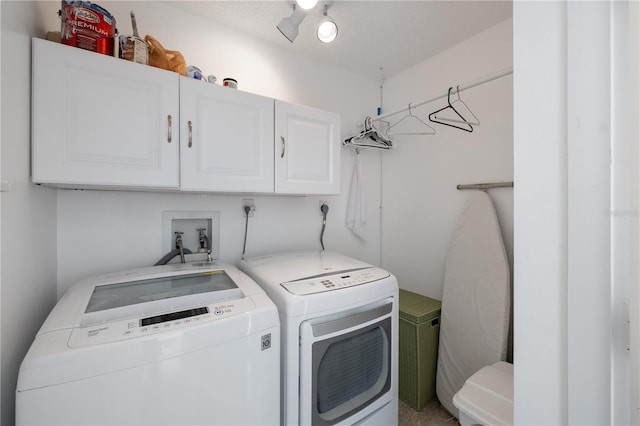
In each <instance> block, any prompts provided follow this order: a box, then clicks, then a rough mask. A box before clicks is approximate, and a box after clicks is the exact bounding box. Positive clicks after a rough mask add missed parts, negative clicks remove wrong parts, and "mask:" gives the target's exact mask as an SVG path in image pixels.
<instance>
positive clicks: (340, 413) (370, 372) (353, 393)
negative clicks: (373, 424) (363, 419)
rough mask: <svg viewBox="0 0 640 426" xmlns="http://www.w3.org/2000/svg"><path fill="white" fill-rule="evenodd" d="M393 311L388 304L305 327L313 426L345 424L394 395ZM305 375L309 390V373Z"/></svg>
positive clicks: (303, 333)
mask: <svg viewBox="0 0 640 426" xmlns="http://www.w3.org/2000/svg"><path fill="white" fill-rule="evenodd" d="M391 310H392V307H391V303H388V304H384V305H378V306H376V307H374V308H372V309H369V310H365V311H360V312H357V313H345V316H343V317H339V318H332V319H331V320H322V319H318V320H312V321H310V322H309V324H308V326H307V325H305V326H303V329H304V330H303V332H302V347H301V350H302V351H305V350H308V349H307V348H309V346H307V345H308V344H310V349H311V362H310V365H309V367H310V368H311V375H310V376H311V383H310V385H311V397H312V403H311V419H312V421H311V423H312V425H322V426H324V425H333V424H335V423H339V422H341V421H343V420H345V419H348V418H349V417H350V416H353V415H354V414H355V413H357V412H359V411H361V410H363V409H364V408H365V407H367V406H369V405H370V404H372V403H373V402H374V401H376V400H378V399H379V398H380V397H382V396H383V395H386V394H388V393H389V392H390V388H391V338H392V336H391ZM307 331H308V332H307ZM305 365H306V363H303V365H301V368H306V367H305ZM300 376H301V380H302V383H301V386H307V384H306V383H307V381H306V380H303V378H304V377H309V375H308V373H305V372H304V371H301V372H300Z"/></svg>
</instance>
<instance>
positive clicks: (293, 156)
mask: <svg viewBox="0 0 640 426" xmlns="http://www.w3.org/2000/svg"><path fill="white" fill-rule="evenodd" d="M275 105H276V126H275V127H276V128H275V144H276V149H275V164H276V170H275V191H276V193H278V194H339V193H340V117H339V116H338V114H335V113H331V112H327V111H322V110H317V109H313V108H307V107H302V106H299V105H292V104H289V103H286V102H282V101H278V100H276V102H275Z"/></svg>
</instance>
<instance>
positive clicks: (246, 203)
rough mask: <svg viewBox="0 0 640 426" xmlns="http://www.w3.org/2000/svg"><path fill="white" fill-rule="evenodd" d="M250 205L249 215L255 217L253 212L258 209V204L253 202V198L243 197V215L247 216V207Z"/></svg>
mask: <svg viewBox="0 0 640 426" xmlns="http://www.w3.org/2000/svg"><path fill="white" fill-rule="evenodd" d="M247 206H249V217H253V212H255V211H256V205H255V204H254V203H253V198H243V199H242V217H246V216H247V213H246V212H245V207H247Z"/></svg>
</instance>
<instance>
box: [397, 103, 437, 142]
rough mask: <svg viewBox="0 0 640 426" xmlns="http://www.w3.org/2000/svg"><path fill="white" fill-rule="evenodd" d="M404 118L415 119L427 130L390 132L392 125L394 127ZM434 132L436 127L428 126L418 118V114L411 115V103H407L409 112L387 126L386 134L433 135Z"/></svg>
mask: <svg viewBox="0 0 640 426" xmlns="http://www.w3.org/2000/svg"><path fill="white" fill-rule="evenodd" d="M406 119H413V120H414V121H415V120H417V121H418V122H419V123H421V125H422V126H423V127H424V126H426V127H427V128H428V129H429V130H428V131H425V132H391V131H390V130H391V129H393V128H394V127H396V126H397V125H398V124H400V123H402V122H403V121H404V120H406ZM435 134H436V129H434V128H433V127H431V126H429V124H427V123H425V122H424V121H422V120H420V118H419V117H418V116H416V115H413V112H412V111H411V104H409V114H407V115H405V116H404V117H402V118H401V119H400V120H398V121H396V122H395V123H393V124H392V125H391V126H389V128H387V135H388V136H391V135H435Z"/></svg>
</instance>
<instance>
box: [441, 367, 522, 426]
mask: <svg viewBox="0 0 640 426" xmlns="http://www.w3.org/2000/svg"><path fill="white" fill-rule="evenodd" d="M453 404H454V405H455V406H456V407H457V408H458V410H459V414H460V416H459V417H458V419H459V421H460V425H461V426H471V425H484V426H511V425H513V365H511V364H509V363H506V362H503V361H500V362H497V363H495V364H493V365H488V366H486V367H483V368H481V369H480V371H478V372H477V373H475V374H474V375H473V376H471V377H469V378H468V379H467V381H466V382H465V384H464V386H463V387H462V389H460V391H459V392H458V393H457V394H455V395H454V397H453Z"/></svg>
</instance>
